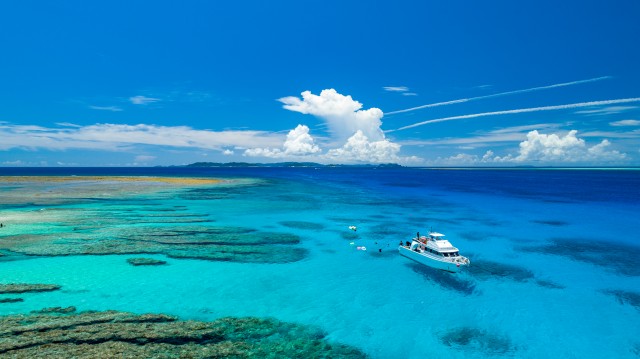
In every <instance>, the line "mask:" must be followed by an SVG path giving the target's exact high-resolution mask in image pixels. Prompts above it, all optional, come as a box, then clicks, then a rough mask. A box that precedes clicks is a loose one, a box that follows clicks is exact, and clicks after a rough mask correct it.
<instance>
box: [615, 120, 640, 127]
mask: <svg viewBox="0 0 640 359" xmlns="http://www.w3.org/2000/svg"><path fill="white" fill-rule="evenodd" d="M609 125H611V126H616V127H621V126H640V121H638V120H620V121H614V122H609Z"/></svg>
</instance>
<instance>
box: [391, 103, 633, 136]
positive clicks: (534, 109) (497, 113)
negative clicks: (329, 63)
mask: <svg viewBox="0 0 640 359" xmlns="http://www.w3.org/2000/svg"><path fill="white" fill-rule="evenodd" d="M629 102H640V97H634V98H623V99H617V100H605V101H591V102H580V103H572V104H567V105H557V106H542V107H532V108H520V109H516V110H506V111H495V112H483V113H474V114H469V115H461V116H451V117H443V118H436V119H433V120H428V121H422V122H418V123H414V124H412V125H408V126H403V127H400V128H397V129H395V130H388V131H385V132H393V131H400V130H406V129H409V128H413V127H418V126H422V125H427V124H430V123H436V122H445V121H453V120H462V119H467V118H476V117H487V116H500V115H511V114H517V113H527V112H539V111H556V110H566V109H571V108H580V107H590V106H604V105H613V104H618V103H629Z"/></svg>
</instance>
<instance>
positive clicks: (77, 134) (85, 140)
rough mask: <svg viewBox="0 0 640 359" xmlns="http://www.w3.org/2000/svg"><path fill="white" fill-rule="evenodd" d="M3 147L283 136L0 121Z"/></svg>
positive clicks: (201, 144) (249, 140)
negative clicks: (47, 125) (30, 124)
mask: <svg viewBox="0 0 640 359" xmlns="http://www.w3.org/2000/svg"><path fill="white" fill-rule="evenodd" d="M0 138H2V142H0V150H9V149H12V148H20V149H27V150H36V149H47V150H68V149H94V150H104V151H124V150H130V149H131V148H133V147H135V146H141V145H150V146H165V147H174V148H199V149H209V150H218V151H222V148H224V147H235V146H238V147H244V148H249V147H254V146H262V147H268V146H276V145H278V144H279V143H281V138H282V136H281V135H278V134H274V133H270V132H262V131H249V130H247V131H209V130H196V129H193V128H191V127H187V126H156V125H146V124H139V125H122V124H95V125H89V126H82V127H58V128H46V127H40V126H29V125H26V126H25V125H12V124H7V123H0Z"/></svg>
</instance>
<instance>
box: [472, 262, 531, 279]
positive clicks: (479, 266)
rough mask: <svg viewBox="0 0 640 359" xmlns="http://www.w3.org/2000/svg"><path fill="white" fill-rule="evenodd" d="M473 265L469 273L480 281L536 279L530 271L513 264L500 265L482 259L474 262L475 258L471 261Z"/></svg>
mask: <svg viewBox="0 0 640 359" xmlns="http://www.w3.org/2000/svg"><path fill="white" fill-rule="evenodd" d="M471 263H472V265H470V266H469V269H468V272H469V273H470V274H471V275H473V276H474V277H475V278H477V279H480V280H486V279H492V278H496V277H499V278H505V279H510V280H514V281H516V282H526V281H527V280H529V279H533V277H534V275H533V272H531V271H530V270H528V269H526V268H523V267H519V266H516V265H513V264H507V263H498V262H492V261H488V260H482V259H479V260H474V259H473V258H472V259H471Z"/></svg>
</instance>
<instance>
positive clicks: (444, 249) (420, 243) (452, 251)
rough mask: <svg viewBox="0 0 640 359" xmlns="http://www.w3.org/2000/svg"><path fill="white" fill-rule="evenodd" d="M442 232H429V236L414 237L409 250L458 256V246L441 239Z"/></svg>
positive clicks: (442, 255) (448, 256)
mask: <svg viewBox="0 0 640 359" xmlns="http://www.w3.org/2000/svg"><path fill="white" fill-rule="evenodd" d="M443 237H444V234H441V233H437V232H431V233H429V236H428V237H427V236H420V237H419V238H417V237H416V238H414V239H413V242H412V243H411V248H410V249H411V250H412V251H416V252H422V253H429V254H431V255H434V256H440V257H447V258H454V257H459V256H460V253H459V251H458V248H456V247H454V246H453V245H452V244H451V243H450V242H449V241H448V240H446V239H443Z"/></svg>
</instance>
